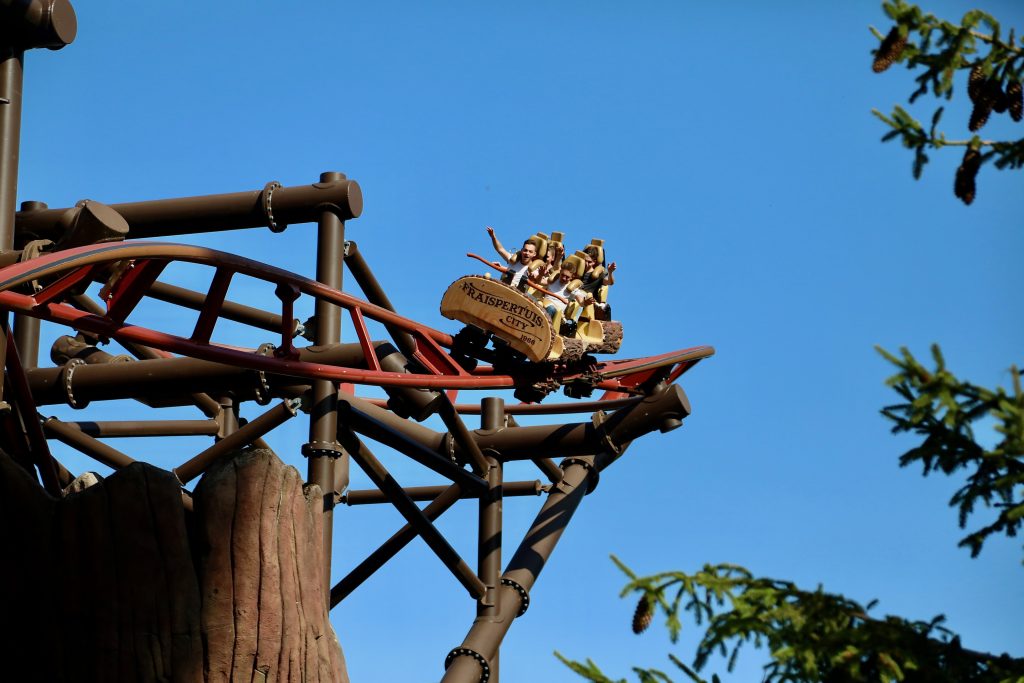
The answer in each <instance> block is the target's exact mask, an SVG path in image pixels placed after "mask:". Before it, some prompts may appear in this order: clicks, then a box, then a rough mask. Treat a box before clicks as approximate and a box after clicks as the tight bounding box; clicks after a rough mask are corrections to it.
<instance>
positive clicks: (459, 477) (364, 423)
mask: <svg viewBox="0 0 1024 683" xmlns="http://www.w3.org/2000/svg"><path fill="white" fill-rule="evenodd" d="M359 404H362V405H359ZM357 406H358V407H357ZM338 412H339V418H340V421H341V422H342V423H343V424H345V425H346V426H348V427H350V428H351V429H353V430H355V431H357V432H359V433H361V434H365V435H366V436H369V437H370V438H371V439H374V440H375V441H380V442H381V443H383V444H385V445H386V446H390V447H391V448H394V449H395V450H397V451H398V452H400V453H403V454H404V455H407V456H409V457H410V458H412V459H413V460H415V461H416V462H418V463H420V464H421V465H423V466H424V467H427V468H429V469H431V470H433V471H434V472H437V473H438V474H440V475H441V476H443V477H447V478H448V479H451V480H452V481H454V482H455V483H457V484H460V485H461V486H463V487H465V488H467V489H469V490H471V491H474V492H479V491H484V490H486V489H487V482H486V481H485V480H483V479H481V478H480V477H478V476H476V475H475V474H473V473H472V472H467V471H466V470H464V469H462V468H461V467H459V466H458V465H457V464H455V463H454V462H452V460H450V459H446V458H443V457H441V455H440V454H439V452H438V449H437V448H436V447H435V448H431V446H430V445H428V444H429V441H425V440H423V439H421V438H417V436H418V435H417V431H423V432H427V433H428V434H430V435H433V436H436V437H440V436H441V435H439V434H437V432H434V431H432V430H429V429H426V428H425V427H419V425H413V424H411V423H408V421H407V420H403V419H402V418H399V417H395V416H394V415H392V414H391V413H389V412H388V411H386V410H382V409H381V408H377V407H376V406H372V405H369V404H366V403H365V402H362V401H360V402H358V403H357V399H355V397H351V396H349V397H344V398H340V399H339V402H338ZM431 441H434V442H436V443H437V444H438V446H440V443H441V442H442V441H443V439H441V438H437V439H431Z"/></svg>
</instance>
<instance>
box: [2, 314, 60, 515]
mask: <svg viewBox="0 0 1024 683" xmlns="http://www.w3.org/2000/svg"><path fill="white" fill-rule="evenodd" d="M5 369H6V371H7V378H8V380H9V381H10V383H11V393H12V398H13V399H14V400H15V402H16V406H15V409H16V411H17V413H18V414H19V415H20V417H21V423H22V425H23V427H24V429H25V436H26V437H27V438H28V446H29V454H30V455H31V457H32V459H33V461H34V464H35V466H36V468H37V469H38V470H39V478H40V480H41V481H42V482H43V488H44V489H46V491H47V492H48V493H49V494H50V495H52V496H58V497H59V496H60V490H61V486H60V480H59V477H58V468H57V466H56V464H55V463H54V460H53V456H52V455H51V454H50V448H49V446H47V444H46V436H45V435H44V434H43V429H42V427H41V426H40V425H39V415H38V413H36V405H35V402H34V401H33V400H32V392H31V391H30V390H29V387H28V380H27V379H26V378H25V370H24V368H22V366H21V360H20V359H19V358H18V346H17V344H15V343H14V338H13V336H11V334H10V332H8V339H7V358H6V363H5Z"/></svg>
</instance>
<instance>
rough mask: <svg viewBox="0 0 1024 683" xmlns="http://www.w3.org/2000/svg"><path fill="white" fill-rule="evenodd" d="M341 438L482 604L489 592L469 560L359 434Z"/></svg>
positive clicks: (347, 432) (342, 431)
mask: <svg viewBox="0 0 1024 683" xmlns="http://www.w3.org/2000/svg"><path fill="white" fill-rule="evenodd" d="M338 438H339V439H341V441H342V443H343V444H344V445H345V449H346V450H347V451H348V452H349V453H350V454H351V455H352V459H353V460H355V461H356V463H357V464H358V465H359V467H360V469H362V470H363V472H365V473H366V476H368V477H369V478H370V480H371V481H372V482H373V483H374V484H376V485H377V488H379V489H380V490H381V491H383V492H384V493H386V494H387V495H388V497H389V498H390V499H391V502H392V503H393V504H394V506H395V509H397V510H398V511H399V512H400V513H401V514H402V516H403V517H405V520H406V521H407V522H408V523H409V524H411V525H412V527H413V528H414V529H415V530H416V533H418V534H419V535H420V536H421V537H422V538H423V541H424V542H425V543H426V544H427V546H428V547H429V548H430V549H431V550H432V551H434V554H435V555H437V556H438V558H440V560H441V561H442V562H444V565H445V566H446V567H448V570H449V571H451V573H452V574H454V575H455V578H456V579H458V580H459V583H461V584H462V585H463V587H464V588H465V589H466V590H467V591H469V594H470V595H472V596H473V597H474V598H476V599H478V600H479V599H480V598H482V597H484V595H485V594H486V592H487V589H486V587H485V586H484V584H483V582H482V581H480V579H479V578H478V577H477V576H476V574H474V573H473V570H472V569H470V568H469V565H467V564H466V562H465V560H463V559H462V558H461V557H459V554H458V552H456V551H455V548H453V547H452V546H451V544H450V543H449V542H448V540H447V539H446V538H445V537H444V536H443V535H442V534H441V532H440V531H438V530H437V527H435V526H434V525H433V524H431V523H430V520H428V519H427V518H426V516H425V515H424V514H423V511H422V510H420V509H419V508H418V507H417V506H416V503H414V502H413V501H412V499H410V498H409V496H407V495H405V492H404V491H402V487H401V485H400V484H399V483H398V482H397V481H395V478H394V477H392V476H391V473H390V472H388V471H387V469H386V468H385V467H384V465H383V464H382V463H381V462H380V461H379V460H377V458H376V456H374V454H373V453H372V452H371V451H370V449H368V448H367V447H366V445H365V444H364V443H363V442H362V441H360V440H359V437H357V436H356V434H355V432H353V431H352V430H350V429H348V428H347V427H341V428H340V429H339V430H338Z"/></svg>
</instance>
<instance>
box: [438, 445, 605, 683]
mask: <svg viewBox="0 0 1024 683" xmlns="http://www.w3.org/2000/svg"><path fill="white" fill-rule="evenodd" d="M563 466H564V468H565V476H564V477H563V478H562V481H561V482H560V483H559V484H558V485H557V486H556V487H555V488H553V489H552V490H551V493H550V494H548V499H547V501H545V502H544V506H543V507H542V508H541V510H540V512H539V513H538V514H537V517H536V519H535V520H534V523H533V525H532V526H531V527H530V530H529V531H527V532H526V536H525V538H524V539H523V542H522V543H521V544H520V545H519V549H518V550H516V553H515V555H513V556H512V560H511V561H510V562H509V564H508V567H507V568H506V569H505V573H504V574H503V575H502V577H501V586H500V588H499V590H498V596H497V614H496V616H481V617H477V618H476V621H474V622H473V626H472V627H471V628H470V629H469V633H467V634H466V638H465V639H464V640H463V641H462V645H461V646H459V647H457V648H455V649H453V650H452V651H451V652H450V653H449V654H448V657H447V658H446V660H445V674H444V678H442V679H441V682H442V683H480V681H482V680H484V679H485V678H488V679H489V677H490V675H491V673H492V670H493V665H494V661H495V659H494V658H495V655H496V654H497V652H498V647H499V645H500V644H501V641H502V639H503V638H504V637H505V634H506V633H508V629H509V627H511V626H512V621H513V620H514V619H515V618H516V617H517V616H519V615H521V614H522V613H523V612H525V611H526V607H527V606H528V605H529V594H530V589H531V588H533V584H534V583H535V582H536V580H537V576H538V575H539V574H540V572H541V570H542V569H543V568H544V565H545V563H546V562H547V561H548V559H549V558H550V557H551V553H552V552H553V551H554V549H555V545H556V544H557V543H558V540H559V539H560V538H561V537H562V532H563V531H565V527H566V526H567V525H568V524H569V521H570V520H571V519H572V516H573V514H574V513H575V512H576V508H578V507H579V504H580V502H581V501H582V500H583V496H585V495H586V493H587V488H588V484H589V479H590V476H591V471H592V470H593V457H592V456H582V457H577V458H569V459H567V460H566V462H564V463H563ZM485 673H486V676H485Z"/></svg>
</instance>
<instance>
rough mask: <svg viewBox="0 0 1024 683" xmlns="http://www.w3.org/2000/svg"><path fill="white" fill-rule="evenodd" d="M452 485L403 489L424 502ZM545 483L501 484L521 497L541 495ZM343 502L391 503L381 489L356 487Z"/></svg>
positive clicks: (504, 493) (464, 494) (505, 494)
mask: <svg viewBox="0 0 1024 683" xmlns="http://www.w3.org/2000/svg"><path fill="white" fill-rule="evenodd" d="M449 488H451V487H450V486H406V487H404V488H403V489H402V490H403V491H405V495H407V496H409V498H411V499H412V500H414V501H417V502H423V501H430V500H434V499H436V498H437V497H438V496H439V495H441V494H442V493H444V492H445V491H447V490H448V489H449ZM545 490H546V489H545V486H544V484H542V483H541V481H540V479H534V480H533V481H505V482H502V484H501V495H502V496H503V497H504V498H509V497H521V496H539V495H540V494H542V493H544V491H545ZM479 497H480V495H479V494H477V493H474V492H473V491H463V492H462V494H461V496H460V498H463V499H470V498H472V499H477V498H479ZM341 502H342V503H344V504H345V505H349V506H355V505H377V504H380V503H390V502H391V501H390V500H389V499H388V497H387V496H386V495H384V492H383V491H381V490H380V489H356V490H354V491H353V490H349V491H347V492H346V493H345V494H344V495H343V496H341Z"/></svg>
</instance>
